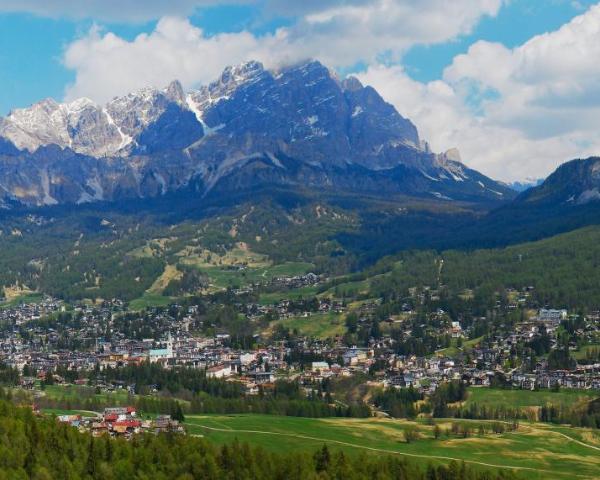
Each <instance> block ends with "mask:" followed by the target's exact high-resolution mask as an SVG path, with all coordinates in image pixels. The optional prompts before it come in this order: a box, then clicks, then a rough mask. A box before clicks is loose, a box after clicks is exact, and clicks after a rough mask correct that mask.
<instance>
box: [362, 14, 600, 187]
mask: <svg viewBox="0 0 600 480" xmlns="http://www.w3.org/2000/svg"><path fill="white" fill-rule="evenodd" d="M360 78H361V79H362V80H363V81H364V82H365V83H369V84H372V85H373V86H374V87H375V88H377V89H378V90H379V91H380V92H381V93H382V94H383V96H384V97H385V98H386V99H388V100H389V101H390V102H391V103H393V104H394V105H395V106H396V107H397V108H398V110H399V111H400V112H401V113H403V114H404V115H406V116H408V117H410V118H411V119H412V120H413V121H414V122H415V123H416V124H417V125H418V126H419V128H420V130H421V132H423V136H424V137H425V138H427V139H428V140H430V142H431V144H432V147H433V148H434V149H438V150H445V149H447V148H450V147H453V146H458V147H459V148H460V150H461V152H462V154H463V155H462V156H463V159H465V162H466V163H467V164H468V165H470V166H472V167H474V168H477V169H480V170H482V171H483V172H484V173H487V174H489V175H491V176H494V177H496V178H500V179H504V180H514V179H521V178H525V177H540V176H545V175H547V174H548V173H550V172H551V171H552V170H553V169H554V168H556V166H557V165H559V164H560V163H562V162H563V161H565V160H568V159H570V158H576V157H583V156H587V155H592V154H594V153H595V154H598V153H599V152H600V6H595V7H592V8H591V9H589V10H588V11H587V12H586V13H584V14H583V15H581V16H579V17H576V18H575V19H573V20H572V21H571V22H569V23H568V24H566V25H564V26H563V27H561V28H560V29H559V30H557V31H554V32H550V33H546V34H543V35H539V36H536V37H534V38H532V39H531V40H529V41H528V42H526V43H524V44H523V45H521V46H519V47H516V48H514V49H508V48H506V47H504V46H503V45H500V44H496V43H489V42H483V41H479V42H477V43H475V44H474V45H472V46H471V48H469V50H468V52H467V53H465V54H463V55H459V56H457V57H455V59H454V61H453V62H452V64H451V65H450V66H449V67H448V68H446V70H445V71H444V75H443V79H442V80H439V81H436V82H431V83H428V84H423V83H419V82H415V81H413V80H411V79H410V78H409V77H408V76H407V75H406V74H405V72H404V71H403V70H402V68H400V67H382V66H372V67H370V68H369V69H368V70H367V71H366V72H363V73H362V74H361V75H360Z"/></svg>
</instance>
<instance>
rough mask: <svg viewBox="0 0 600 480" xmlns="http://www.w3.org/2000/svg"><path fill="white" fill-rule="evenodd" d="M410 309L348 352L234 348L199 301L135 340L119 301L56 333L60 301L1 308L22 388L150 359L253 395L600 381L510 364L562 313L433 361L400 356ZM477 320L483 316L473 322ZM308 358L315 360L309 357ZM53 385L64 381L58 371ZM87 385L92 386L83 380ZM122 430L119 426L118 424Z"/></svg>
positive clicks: (445, 322)
mask: <svg viewBox="0 0 600 480" xmlns="http://www.w3.org/2000/svg"><path fill="white" fill-rule="evenodd" d="M286 278H287V277H286ZM281 281H283V280H281ZM318 281H319V279H318V277H317V276H314V275H312V274H307V275H305V276H300V277H292V278H291V279H290V278H287V280H285V282H288V283H289V282H292V284H293V285H296V283H297V282H300V283H302V285H306V284H313V283H312V282H318ZM307 282H308V283H307ZM286 284H287V283H286ZM412 295H413V297H414V298H413V300H415V299H416V300H418V299H419V298H423V299H425V298H431V297H432V296H436V295H438V292H437V291H436V290H432V289H420V290H415V291H414V292H412ZM527 295H528V293H527V291H526V290H525V291H523V292H516V293H515V294H514V295H512V297H514V299H513V300H511V302H516V303H517V304H518V303H519V302H520V301H521V300H522V299H524V300H525V301H526V300H527ZM512 297H511V298H512ZM416 300H415V301H416ZM315 302H318V304H316V303H315V304H313V305H312V306H311V309H312V311H311V312H309V311H307V312H305V314H306V315H309V314H311V313H314V312H315V311H316V312H321V311H336V312H342V311H344V309H345V306H344V305H343V304H342V303H341V302H339V301H335V300H328V299H318V300H315ZM413 305H414V302H413V303H412V304H409V303H407V304H405V305H404V306H402V311H401V312H400V313H399V314H397V315H393V316H390V318H389V319H388V322H389V323H390V328H394V329H395V330H396V331H398V332H400V335H396V336H395V337H394V338H392V337H391V336H390V335H387V334H384V335H382V336H381V338H372V339H370V340H369V341H368V344H367V345H364V347H363V348H357V347H351V346H347V345H346V344H345V343H344V341H343V339H342V338H341V337H337V338H335V339H330V340H329V341H323V340H318V339H311V338H305V337H299V338H296V339H295V341H294V344H293V345H291V344H290V343H289V342H286V341H273V342H272V343H271V344H269V345H266V346H264V347H262V348H259V349H256V350H252V351H248V350H242V349H235V348H231V347H230V346H228V345H229V344H230V342H229V340H230V338H229V335H228V334H227V333H215V334H214V335H211V336H202V335H198V334H195V333H193V332H194V331H197V329H195V328H193V327H194V325H195V322H197V319H198V317H199V316H198V307H196V306H194V305H192V306H187V307H180V306H177V305H174V306H172V307H171V308H170V309H168V310H165V309H157V310H156V311H152V310H151V311H149V312H147V313H146V317H145V318H144V322H146V325H148V326H149V328H150V329H151V330H152V331H153V332H154V333H155V334H156V335H155V337H154V338H138V337H139V335H137V336H133V338H132V336H131V335H128V331H127V328H128V327H129V325H130V323H131V322H130V323H129V324H127V323H126V322H123V324H121V323H119V321H118V319H119V318H120V317H122V315H123V314H124V313H125V312H126V311H127V310H126V306H125V305H124V304H123V303H122V302H120V301H118V300H113V301H111V302H104V303H103V304H102V305H97V306H94V307H91V306H88V305H75V306H74V308H71V309H70V312H71V316H72V317H73V318H74V320H73V321H72V322H70V323H67V324H66V325H62V326H60V327H56V326H52V325H48V324H44V322H38V320H40V319H42V318H43V317H44V316H47V315H48V314H49V313H55V312H63V311H65V306H64V304H62V303H61V302H60V301H57V300H54V299H51V298H46V299H44V300H43V301H42V302H39V303H36V304H30V305H27V304H25V305H16V306H14V307H10V308H5V309H3V310H0V363H2V364H5V365H9V366H11V367H14V368H16V369H18V370H19V371H20V372H21V374H22V383H23V385H24V386H30V387H33V386H34V385H35V384H36V375H37V378H38V379H43V378H45V376H46V375H47V373H48V372H50V373H52V372H56V371H57V369H59V368H64V369H68V370H78V371H86V370H87V371H90V370H93V369H96V370H99V371H102V370H104V369H107V368H119V367H123V366H127V365H138V364H141V363H144V362H150V363H156V364H160V365H162V366H164V367H165V368H173V367H176V366H188V367H192V368H198V369H203V370H206V374H207V376H208V377H211V378H220V379H232V380H235V381H239V382H241V383H243V384H244V386H245V389H246V392H247V394H249V395H253V394H257V393H258V392H259V391H260V388H261V387H265V386H268V385H270V384H273V383H274V382H275V381H276V380H277V378H278V376H280V375H281V376H284V377H285V378H297V379H299V380H300V381H301V382H304V383H306V384H309V385H313V384H315V383H318V382H321V381H324V380H325V379H328V378H331V377H346V376H352V375H357V374H371V375H372V377H371V378H372V379H373V380H372V381H373V382H374V383H375V384H378V385H381V386H388V387H395V388H405V387H409V386H412V387H413V388H418V389H420V390H421V391H423V392H426V393H427V392H432V391H434V390H435V389H436V388H437V386H438V385H440V384H441V383H443V382H446V381H449V380H454V379H458V380H463V381H465V382H468V383H469V384H472V385H480V386H489V385H491V384H492V383H493V381H494V378H495V377H497V375H498V373H502V374H503V375H504V376H505V377H506V379H507V381H509V382H511V383H512V384H513V385H515V386H518V387H521V388H552V387H555V386H557V385H558V386H563V387H577V388H598V386H599V385H600V364H594V363H590V364H587V365H578V366H577V368H576V369H575V370H572V371H569V372H561V371H551V370H549V368H548V364H547V362H546V361H545V360H544V359H543V358H542V359H540V360H538V361H537V363H536V365H534V366H533V367H532V366H531V365H529V366H527V368H525V366H524V365H523V364H520V365H519V366H518V367H517V366H514V365H512V363H511V360H512V359H513V357H514V355H515V349H516V348H517V346H518V345H519V344H523V343H527V342H531V341H532V340H534V339H535V338H536V337H539V336H540V335H541V334H542V332H543V333H544V335H549V336H550V342H551V347H554V346H555V345H556V342H557V339H556V331H557V329H558V326H559V324H560V322H561V321H563V320H565V319H567V318H569V315H568V312H567V311H566V310H553V309H539V310H538V311H537V314H536V315H535V316H533V317H531V318H529V319H528V320H525V321H521V322H518V323H517V324H516V325H515V326H514V327H513V328H512V329H511V330H510V331H507V332H505V333H502V334H494V335H491V336H488V338H486V340H485V343H483V342H480V343H477V344H471V345H470V346H469V355H465V354H464V352H463V350H462V349H460V348H459V349H454V351H453V352H448V351H445V350H442V351H440V352H437V353H436V354H434V355H429V356H416V355H401V354H399V353H398V349H397V344H398V341H399V339H407V338H410V337H411V335H412V331H411V328H412V327H411V322H409V321H407V320H408V319H410V318H413V316H414V315H415V313H414V312H413V308H414V307H413ZM296 306H297V302H296V303H295V302H291V301H289V300H283V301H281V302H279V303H277V304H275V305H271V306H263V305H258V304H243V305H242V302H241V303H240V313H242V312H244V311H246V312H247V316H248V318H253V317H254V316H258V315H261V314H264V313H266V312H269V311H271V312H273V311H275V312H276V313H277V314H278V315H279V316H280V317H283V318H285V317H286V316H289V315H291V314H292V311H293V308H296ZM377 307H378V302H377V301H375V300H374V301H366V302H364V303H363V304H362V305H361V306H360V307H359V308H358V309H357V310H354V311H356V312H357V314H358V319H359V320H358V321H359V323H360V322H368V321H371V319H372V317H373V314H374V312H375V311H376V309H377ZM244 309H245V310H244ZM248 312H251V313H248ZM293 314H294V315H297V314H298V312H295V311H294V312H293ZM594 315H596V314H594V313H592V314H590V315H589V316H587V317H586V322H585V328H584V329H583V330H582V331H581V332H577V335H578V336H579V337H580V338H588V337H589V338H590V339H592V338H594V336H595V335H596V336H597V334H598V333H599V332H600V314H597V315H596V316H594ZM430 320H431V321H432V322H433V323H435V324H436V325H439V328H437V331H436V334H438V335H446V336H447V337H448V338H454V339H456V340H458V341H460V342H462V341H463V339H464V340H465V341H466V339H468V338H469V336H470V334H471V331H470V328H473V327H468V328H463V326H462V325H461V322H460V321H458V320H451V319H450V318H449V316H448V314H447V313H446V312H444V311H443V310H441V309H437V310H436V311H432V312H430ZM476 322H477V319H475V320H474V323H476ZM24 331H25V332H26V335H24ZM107 333H109V335H107ZM65 338H67V339H68V341H69V342H76V344H77V345H78V346H79V347H78V348H72V347H71V344H65V343H64V342H65ZM157 338H160V339H159V340H157ZM572 348H575V346H572ZM305 358H306V359H310V360H307V361H304V360H303V359H305ZM55 380H56V381H57V382H61V381H63V379H61V378H60V377H59V376H58V375H57V376H56V378H55ZM81 381H82V382H84V383H85V382H86V380H85V379H82V380H81ZM96 386H99V387H101V388H102V389H108V390H110V389H115V388H130V389H132V391H133V387H132V386H130V385H114V384H106V385H104V384H101V385H96ZM85 421H87V420H85ZM128 421H129V420H128ZM137 421H138V420H137V419H136V420H135V422H137ZM131 422H134V420H131ZM98 423H99V424H102V423H103V422H98ZM104 423H106V422H104ZM117 427H118V429H121V426H120V425H117ZM90 428H91V427H90ZM136 428H141V427H139V426H137V423H132V424H131V425H129V426H128V427H127V428H126V432H125V433H127V432H130V431H131V430H132V429H133V430H135V429H136ZM112 431H113V430H111V432H112Z"/></svg>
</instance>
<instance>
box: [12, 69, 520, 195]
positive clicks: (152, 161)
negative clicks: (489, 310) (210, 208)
mask: <svg viewBox="0 0 600 480" xmlns="http://www.w3.org/2000/svg"><path fill="white" fill-rule="evenodd" d="M13 145H14V147H13ZM424 145H426V143H424V142H423V141H422V140H421V139H420V138H419V134H418V131H417V128H416V127H415V125H413V123H412V122H411V121H410V120H408V119H406V118H404V117H402V115H400V113H399V112H398V111H397V110H396V109H395V108H394V107H393V106H392V105H390V104H389V103H387V102H385V100H384V99H383V98H382V97H381V96H380V95H379V93H378V92H377V91H376V90H375V89H373V88H372V87H370V86H363V85H362V84H361V82H360V81H359V80H358V79H357V78H355V77H348V78H346V79H344V80H340V79H339V78H338V76H337V74H335V72H333V71H331V70H330V69H328V68H327V67H326V66H324V65H323V64H321V63H320V62H318V61H313V60H310V61H306V62H300V63H297V64H293V65H288V66H286V67H282V68H279V69H277V70H266V69H265V68H264V67H263V65H262V64H261V63H259V62H255V61H251V62H246V63H243V64H241V65H237V66H230V67H227V68H225V69H224V70H223V73H222V74H221V75H220V76H219V77H218V78H217V79H216V80H215V81H214V82H212V83H210V84H208V85H206V86H203V87H201V88H200V89H198V90H195V91H191V92H189V93H188V94H187V95H186V93H185V92H184V90H183V87H182V85H181V84H180V83H179V82H178V81H173V82H171V83H170V84H169V85H168V86H167V87H165V88H163V89H158V88H152V87H148V88H143V89H141V90H138V91H136V92H132V93H129V94H127V95H123V96H120V97H116V98H114V99H113V100H111V101H110V102H108V103H107V104H106V105H104V106H100V105H97V104H95V103H94V102H93V101H91V100H89V99H85V98H82V99H78V100H75V101H72V102H69V103H64V104H59V103H58V102H56V101H54V100H52V99H47V100H44V101H42V102H39V103H38V104H36V105H33V106H31V107H30V108H27V109H20V110H15V111H14V112H13V113H11V115H9V116H8V117H6V118H4V119H0V200H2V198H1V197H2V193H1V192H7V193H6V194H7V195H13V196H16V197H17V200H18V201H21V202H24V203H38V204H53V203H56V202H58V203H61V202H71V203H81V202H87V201H95V200H114V199H120V198H123V197H148V196H156V195H161V194H164V193H167V192H172V191H175V190H178V189H181V188H188V187H189V186H190V185H196V187H195V188H197V189H198V191H200V192H202V194H203V195H206V194H207V193H208V192H210V191H213V190H214V189H218V188H220V189H225V190H227V189H228V188H233V189H236V190H239V189H242V190H243V189H247V188H254V186H256V185H259V184H261V185H263V184H267V185H287V186H294V185H298V186H302V187H306V188H312V187H314V188H318V189H322V188H328V189H336V188H340V189H348V188H349V189H351V190H356V189H358V190H365V191H367V190H368V191H372V192H375V193H376V194H381V193H382V192H384V191H387V192H397V193H404V194H410V195H425V196H429V197H435V198H438V199H442V200H447V201H450V200H454V199H465V198H476V199H478V198H487V199H490V198H491V199H495V200H497V199H498V198H500V197H502V196H503V195H504V194H505V193H506V194H507V195H508V194H509V193H508V192H509V190H508V189H506V188H505V187H503V186H500V185H498V184H496V182H493V181H492V180H490V179H488V178H486V177H484V176H482V175H480V174H478V173H477V172H474V171H472V170H469V169H468V168H466V167H465V166H464V165H463V164H462V163H461V161H460V155H459V154H458V153H457V151H449V152H446V153H445V154H439V155H437V154H434V153H432V152H431V151H430V150H429V148H428V147H424ZM75 157H76V158H77V160H76V161H75V160H74V158H75ZM15 161H17V162H19V165H20V170H21V172H22V173H23V172H27V173H26V174H23V175H21V176H20V177H19V178H17V177H15V176H14V168H13V167H11V165H13V164H14V162H15ZM11 172H12V173H11ZM17 193H18V194H23V195H25V194H26V195H25V196H21V197H18V195H17Z"/></svg>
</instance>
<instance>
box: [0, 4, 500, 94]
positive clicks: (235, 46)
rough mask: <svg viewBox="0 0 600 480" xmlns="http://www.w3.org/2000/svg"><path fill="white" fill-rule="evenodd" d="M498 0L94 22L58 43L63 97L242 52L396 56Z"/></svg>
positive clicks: (122, 86) (194, 78)
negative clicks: (110, 27) (229, 21)
mask: <svg viewBox="0 0 600 480" xmlns="http://www.w3.org/2000/svg"><path fill="white" fill-rule="evenodd" d="M28 1H30V2H33V0H28ZM206 1H209V0H206ZM215 1H216V0H215ZM231 1H232V2H233V1H236V0H231ZM0 2H2V0H0ZM501 2H502V0H454V1H453V2H447V1H446V0H419V1H417V0H368V1H361V2H359V1H357V0H332V1H331V2H321V3H318V2H315V1H314V0H307V2H297V1H296V0H294V2H290V1H289V0H270V1H268V2H267V5H266V6H265V7H264V8H265V9H266V10H265V11H269V9H270V10H273V9H274V10H273V11H277V9H284V7H285V6H286V5H287V6H290V7H291V8H292V10H291V11H294V12H302V13H304V14H305V16H303V17H301V18H299V19H297V22H296V23H295V24H294V25H292V26H290V27H286V28H280V29H278V30H277V31H276V32H274V33H269V34H265V35H262V36H256V35H254V34H252V33H250V32H247V31H243V32H239V33H223V34H219V35H215V36H211V37H208V36H206V35H205V34H204V33H203V31H202V30H201V29H200V28H198V27H195V26H193V25H192V24H190V22H189V21H188V20H185V19H183V18H181V17H163V18H162V19H161V20H160V21H159V22H158V24H157V26H156V28H155V29H154V30H153V31H152V32H150V33H148V34H142V35H139V36H138V37H136V38H135V39H134V40H132V41H127V40H124V39H123V38H120V37H118V36H117V35H115V34H113V33H111V32H103V31H102V30H101V29H100V28H98V27H94V28H92V29H91V30H90V32H89V33H88V34H87V35H85V36H84V37H82V38H80V39H77V40H75V41H74V42H73V43H71V44H70V45H68V47H67V48H66V50H65V54H64V59H63V60H64V64H65V65H66V66H67V67H68V68H69V69H72V70H74V71H75V75H76V79H75V82H74V83H73V84H72V85H69V86H68V88H67V91H66V97H67V98H73V97H76V96H88V97H90V98H93V99H95V100H99V101H104V100H107V99H109V98H111V97H113V96H115V95H118V94H124V93H126V92H128V91H130V90H132V89H136V88H139V87H142V86H146V85H155V86H160V85H164V84H166V83H167V82H169V81H171V80H172V79H174V78H177V79H179V80H180V81H182V83H183V84H184V86H187V87H190V86H192V85H197V84H199V83H206V82H207V81H210V80H212V79H214V78H215V77H216V76H217V75H218V74H219V73H220V71H221V70H222V69H223V68H224V67H225V66H227V65H230V64H236V63H239V62H241V61H243V60H249V59H256V60H260V61H262V62H263V63H265V64H266V65H269V66H273V65H277V64H281V63H285V62H293V61H297V60H301V59H306V58H317V59H319V60H321V61H323V62H324V63H325V64H327V65H329V66H331V67H348V66H351V65H354V64H356V63H357V62H359V61H363V62H367V63H372V62H374V61H376V59H377V58H378V57H380V56H381V55H388V56H391V57H393V58H399V57H400V55H401V54H402V53H403V52H404V51H406V49H408V48H410V47H411V46H413V45H415V44H429V43H436V42H442V41H446V40H449V39H451V38H454V37H456V36H457V35H460V34H462V33H466V32H468V31H469V30H470V29H471V28H472V27H473V26H474V25H475V24H476V23H477V21H478V20H479V19H480V18H481V16H482V15H494V14H495V13H496V12H497V10H498V8H499V7H500V5H501ZM56 3H60V2H58V0H56ZM175 3H178V4H180V6H185V5H188V4H189V5H192V4H194V3H195V2H193V1H191V0H190V1H189V2H185V1H184V0H180V1H179V2H175ZM196 3H197V2H196ZM293 5H296V7H293ZM298 5H303V8H302V9H300V7H298ZM323 5H327V7H326V8H323Z"/></svg>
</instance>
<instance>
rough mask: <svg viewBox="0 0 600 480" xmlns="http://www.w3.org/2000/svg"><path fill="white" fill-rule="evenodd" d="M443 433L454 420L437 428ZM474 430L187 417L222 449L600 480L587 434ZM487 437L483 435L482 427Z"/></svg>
mask: <svg viewBox="0 0 600 480" xmlns="http://www.w3.org/2000/svg"><path fill="white" fill-rule="evenodd" d="M436 423H437V425H438V426H439V427H440V429H441V430H442V432H445V431H446V430H449V429H450V426H451V421H450V420H442V419H440V420H437V421H436ZM458 423H461V424H470V425H472V430H473V432H475V433H474V434H473V435H471V436H470V437H468V438H462V437H460V438H459V437H458V436H456V435H453V434H451V433H450V434H449V435H446V434H445V433H442V435H441V437H440V438H439V439H435V438H434V434H433V432H434V426H432V425H428V424H426V423H425V422H424V421H417V422H410V421H406V420H395V419H376V418H369V419H339V418H336V419H312V418H296V417H278V416H263V415H201V416H200V415H198V416H188V417H187V419H186V426H187V427H188V432H189V433H190V434H193V435H202V436H204V437H205V438H207V439H209V440H211V441H213V442H216V443H219V444H221V443H227V442H231V441H232V440H233V439H235V438H237V439H238V440H240V441H242V442H248V443H251V444H253V445H261V446H263V447H264V448H266V449H269V450H273V451H276V452H281V453H284V452H288V451H292V450H299V449H304V450H308V451H314V450H315V449H317V448H320V447H321V446H322V445H323V444H327V445H328V446H329V447H331V448H333V449H343V450H344V452H346V453H348V454H356V453H361V452H362V453H368V454H380V455H384V454H387V455H401V456H405V457H407V458H408V459H412V460H414V461H417V462H419V463H423V464H429V463H440V462H441V463H448V462H450V461H451V460H457V461H464V462H465V463H468V464H470V465H472V466H474V467H478V468H481V469H486V468H493V469H497V468H500V469H505V470H507V471H511V472H513V473H516V474H517V475H518V476H519V478H527V479H560V478H565V479H567V478H588V479H592V478H600V436H599V434H598V433H597V432H594V431H591V430H587V429H574V428H567V427H555V426H549V425H547V424H541V423H522V424H521V425H520V426H519V428H518V429H517V430H516V431H514V432H508V433H503V434H494V433H491V428H489V427H491V423H492V422H489V421H466V420H461V421H458ZM480 424H483V425H486V426H487V432H486V433H484V434H478V433H476V432H477V431H478V428H479V425H480ZM407 427H408V428H411V429H414V430H416V431H417V436H418V438H417V439H416V440H414V441H412V442H411V443H406V441H405V439H404V430H405V429H406V428H407Z"/></svg>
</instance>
